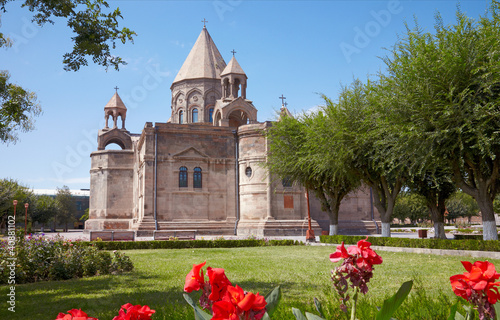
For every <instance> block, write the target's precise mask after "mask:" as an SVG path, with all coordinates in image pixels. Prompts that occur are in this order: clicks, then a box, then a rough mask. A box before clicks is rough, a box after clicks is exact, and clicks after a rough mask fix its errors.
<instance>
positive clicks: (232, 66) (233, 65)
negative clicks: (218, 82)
mask: <svg viewBox="0 0 500 320" xmlns="http://www.w3.org/2000/svg"><path fill="white" fill-rule="evenodd" d="M230 73H234V74H242V75H245V76H246V74H245V71H243V69H242V68H241V66H240V64H239V63H238V61H236V58H235V57H234V56H233V57H232V58H231V61H229V63H228V64H227V66H226V68H224V70H223V71H222V73H221V74H220V75H221V76H225V75H226V74H230Z"/></svg>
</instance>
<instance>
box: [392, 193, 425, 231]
mask: <svg viewBox="0 0 500 320" xmlns="http://www.w3.org/2000/svg"><path fill="white" fill-rule="evenodd" d="M393 217H394V218H397V219H399V220H400V221H405V220H406V219H410V221H411V223H412V224H416V223H417V222H418V221H422V220H427V219H429V210H428V208H427V205H426V201H425V198H424V197H423V196H421V195H419V194H416V193H411V192H403V193H401V194H400V195H399V196H398V198H397V200H396V205H395V206H394V214H393Z"/></svg>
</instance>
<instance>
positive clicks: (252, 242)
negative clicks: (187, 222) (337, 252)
mask: <svg viewBox="0 0 500 320" xmlns="http://www.w3.org/2000/svg"><path fill="white" fill-rule="evenodd" d="M82 243H83V244H84V245H89V246H95V247H97V248H98V249H101V250H134V249H193V248H241V247H263V246H294V245H304V243H302V242H301V241H298V240H264V239H245V240H225V239H216V240H182V241H178V240H155V241H83V242H82Z"/></svg>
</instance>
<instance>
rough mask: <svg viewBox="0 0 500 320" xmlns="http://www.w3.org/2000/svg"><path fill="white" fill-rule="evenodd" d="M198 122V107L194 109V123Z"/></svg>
mask: <svg viewBox="0 0 500 320" xmlns="http://www.w3.org/2000/svg"><path fill="white" fill-rule="evenodd" d="M195 122H198V109H196V108H195V109H193V123H195Z"/></svg>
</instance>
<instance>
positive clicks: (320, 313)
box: [314, 297, 325, 318]
mask: <svg viewBox="0 0 500 320" xmlns="http://www.w3.org/2000/svg"><path fill="white" fill-rule="evenodd" d="M314 306H315V307H316V310H318V312H319V315H320V316H322V317H323V318H324V317H325V314H324V313H323V307H322V306H321V302H319V300H318V299H317V298H316V297H314Z"/></svg>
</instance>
